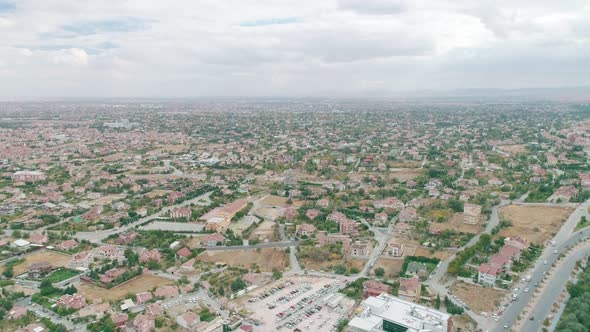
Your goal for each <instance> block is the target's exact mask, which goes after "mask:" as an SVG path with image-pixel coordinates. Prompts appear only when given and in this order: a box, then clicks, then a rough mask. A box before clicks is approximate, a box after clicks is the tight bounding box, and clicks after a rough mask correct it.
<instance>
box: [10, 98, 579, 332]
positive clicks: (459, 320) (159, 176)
mask: <svg viewBox="0 0 590 332" xmlns="http://www.w3.org/2000/svg"><path fill="white" fill-rule="evenodd" d="M589 152H590V105H588V104H583V103H577V102H567V101H560V102H534V101H505V100H504V101H502V102H497V101H492V100H490V101H473V100H470V99H465V100H461V101H457V100H426V99H425V100H406V101H398V100H388V99H351V100H345V99H293V100H291V99H259V100H255V99H245V100H238V99H219V100H204V99H203V100H192V101H180V100H175V101H161V102H160V101H145V100H144V101H122V100H121V101H112V102H107V101H104V102H90V101H87V102H74V101H69V102H57V101H55V102H3V103H0V227H1V228H2V232H1V233H0V273H1V277H0V287H1V289H2V291H1V292H0V294H1V295H0V301H1V303H2V306H1V307H0V318H1V319H0V331H27V332H33V331H34V332H42V331H93V332H94V331H96V332H98V331H138V332H148V331H223V332H226V331H240V332H242V331H243V332H250V331H254V332H256V331H326V332H328V331H329V332H335V331H351V332H357V331H358V332H376V331H387V332H393V331H395V332H397V331H409V332H418V331H440V332H442V331H448V332H450V331H508V330H512V331H553V330H556V331H559V330H562V331H569V330H570V329H569V328H568V327H567V326H572V325H570V324H574V323H572V320H575V318H574V317H575V315H573V314H571V311H572V310H573V309H572V308H571V307H568V306H570V305H568V301H567V300H568V298H570V297H571V301H574V300H575V301H578V300H579V298H580V297H581V296H587V295H588V294H585V293H584V291H585V288H584V287H583V285H585V283H586V282H587V281H588V280H586V279H587V278H588V277H587V276H586V274H588V271H586V265H587V264H586V263H587V256H588V254H590V242H588V239H589V236H590V227H588V226H590V220H589V218H590V215H589V207H590V168H589V163H588V153H589ZM579 280H581V281H579ZM576 281H579V286H576ZM584 294H585V295H584ZM572 303H573V302H572ZM559 324H561V325H559ZM582 325H583V324H582ZM573 330H575V329H572V331H573Z"/></svg>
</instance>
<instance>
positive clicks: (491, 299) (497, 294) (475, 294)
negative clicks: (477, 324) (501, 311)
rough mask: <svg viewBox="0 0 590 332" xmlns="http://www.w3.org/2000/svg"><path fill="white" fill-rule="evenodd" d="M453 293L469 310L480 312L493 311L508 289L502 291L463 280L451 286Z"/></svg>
mask: <svg viewBox="0 0 590 332" xmlns="http://www.w3.org/2000/svg"><path fill="white" fill-rule="evenodd" d="M451 290H452V291H453V295H454V296H456V297H457V298H459V299H461V300H463V301H464V302H465V303H467V305H468V306H469V307H470V308H471V310H473V311H475V312H477V313H480V312H488V313H489V312H493V311H495V309H496V308H497V307H498V306H499V305H500V302H501V301H502V298H503V297H504V296H505V295H506V293H508V291H502V290H498V289H494V288H489V287H482V286H478V285H472V284H468V283H465V282H456V283H454V284H453V286H451Z"/></svg>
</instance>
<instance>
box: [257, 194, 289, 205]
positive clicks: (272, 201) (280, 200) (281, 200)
mask: <svg viewBox="0 0 590 332" xmlns="http://www.w3.org/2000/svg"><path fill="white" fill-rule="evenodd" d="M259 204H260V205H266V206H286V205H287V198H285V197H279V196H273V195H269V196H266V197H265V198H263V199H262V200H260V201H259Z"/></svg>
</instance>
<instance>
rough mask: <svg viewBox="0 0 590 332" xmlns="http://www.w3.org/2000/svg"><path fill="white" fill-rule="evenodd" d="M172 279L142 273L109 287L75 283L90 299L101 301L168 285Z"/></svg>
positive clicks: (114, 299) (113, 299) (112, 299)
mask: <svg viewBox="0 0 590 332" xmlns="http://www.w3.org/2000/svg"><path fill="white" fill-rule="evenodd" d="M171 283H172V281H171V280H168V279H166V278H162V277H157V276H153V275H150V274H142V275H140V276H138V277H136V278H133V279H131V280H129V281H127V282H125V283H122V284H120V285H117V286H115V287H113V288H111V289H106V288H102V287H98V286H95V285H92V284H88V283H80V284H78V285H76V288H78V291H79V292H80V293H81V294H82V295H84V296H85V297H87V298H90V299H102V300H103V301H116V300H120V299H122V298H124V297H125V296H126V295H127V294H136V293H141V292H145V291H151V290H152V289H153V288H154V287H158V286H161V285H169V284H171Z"/></svg>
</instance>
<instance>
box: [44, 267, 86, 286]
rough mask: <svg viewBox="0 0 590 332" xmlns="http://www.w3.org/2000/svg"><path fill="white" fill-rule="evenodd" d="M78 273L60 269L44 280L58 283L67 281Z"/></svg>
mask: <svg viewBox="0 0 590 332" xmlns="http://www.w3.org/2000/svg"><path fill="white" fill-rule="evenodd" d="M78 273H79V272H77V271H74V270H69V269H60V270H57V271H55V272H53V273H52V274H50V275H49V276H47V277H46V278H45V280H49V281H50V282H52V283H53V282H60V281H63V280H66V279H69V278H71V277H73V276H75V275H78Z"/></svg>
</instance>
